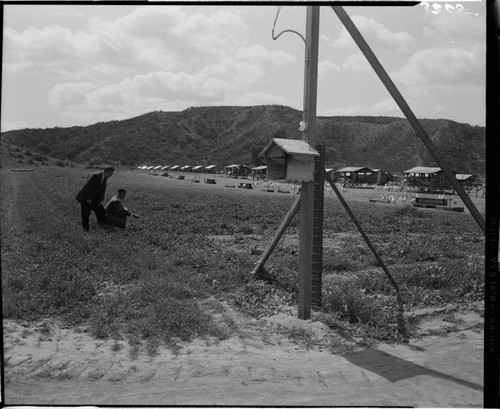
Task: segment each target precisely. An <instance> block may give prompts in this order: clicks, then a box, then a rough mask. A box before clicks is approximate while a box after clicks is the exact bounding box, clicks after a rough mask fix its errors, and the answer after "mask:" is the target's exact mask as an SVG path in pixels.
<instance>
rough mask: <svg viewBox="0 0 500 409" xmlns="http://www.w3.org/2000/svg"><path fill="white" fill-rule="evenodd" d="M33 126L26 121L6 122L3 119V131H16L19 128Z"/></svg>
mask: <svg viewBox="0 0 500 409" xmlns="http://www.w3.org/2000/svg"><path fill="white" fill-rule="evenodd" d="M25 128H31V126H30V124H28V123H27V122H25V121H15V122H4V121H2V125H1V132H7V131H14V130H17V129H25Z"/></svg>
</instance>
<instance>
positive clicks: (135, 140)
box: [1, 105, 486, 176]
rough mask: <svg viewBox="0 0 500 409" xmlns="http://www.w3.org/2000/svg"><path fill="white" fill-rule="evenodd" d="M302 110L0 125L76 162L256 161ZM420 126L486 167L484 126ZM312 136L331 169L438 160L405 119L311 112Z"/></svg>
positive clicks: (26, 143) (11, 139)
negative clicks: (76, 123)
mask: <svg viewBox="0 0 500 409" xmlns="http://www.w3.org/2000/svg"><path fill="white" fill-rule="evenodd" d="M301 119H302V112H301V111H299V110H295V109H293V108H290V107H286V106H281V105H261V106H214V107H192V108H188V109H186V110H183V111H179V112H163V111H154V112H150V113H147V114H143V115H140V116H137V117H134V118H130V119H125V120H120V121H118V120H114V121H109V122H99V123H96V124H93V125H89V126H85V127H82V126H74V127H68V128H60V127H55V128H47V129H22V130H15V131H8V132H3V133H2V135H1V137H2V143H8V144H12V145H15V146H18V147H20V148H25V149H31V150H33V151H36V152H39V153H41V154H44V155H48V156H51V157H54V158H57V159H61V160H70V161H73V162H76V163H81V164H91V165H92V164H101V163H111V164H115V165H127V166H137V165H142V164H158V165H174V164H179V165H209V164H215V165H219V166H226V165H228V164H231V163H242V164H246V165H249V166H256V165H259V164H261V163H262V162H261V160H260V158H259V157H258V154H259V152H260V151H261V150H262V149H263V148H264V146H265V145H266V144H267V143H268V142H269V140H270V139H271V138H290V139H300V138H301V133H300V132H299V130H298V124H299V122H300V121H301ZM421 123H422V126H423V127H424V128H425V130H426V131H427V133H428V135H429V137H430V138H431V140H432V141H433V142H434V143H435V145H436V146H437V148H438V150H439V152H440V153H441V155H442V156H443V157H444V159H445V160H446V161H447V163H448V164H449V165H450V166H451V167H452V168H453V169H454V170H456V171H457V172H458V173H472V174H476V175H480V176H484V173H485V156H486V153H485V128H484V127H479V126H471V125H468V124H462V123H458V122H454V121H451V120H446V119H422V120H421ZM317 127H318V136H317V143H318V144H324V145H325V147H326V158H327V159H326V161H327V163H328V164H332V165H333V166H334V167H335V168H341V167H344V166H369V167H372V168H381V169H384V170H385V171H388V172H392V173H400V172H402V171H404V170H406V169H408V168H411V167H414V166H436V165H437V164H436V163H435V162H434V160H433V159H432V157H431V155H430V154H429V153H428V152H427V150H426V148H425V146H424V145H423V143H422V142H421V141H420V139H419V138H418V137H417V136H416V135H415V132H414V131H413V129H412V128H411V126H410V124H409V123H408V121H407V120H406V119H403V118H395V117H383V116H380V117H370V116H352V117H349V116H336V117H325V116H320V117H318V118H317Z"/></svg>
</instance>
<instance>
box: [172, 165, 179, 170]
mask: <svg viewBox="0 0 500 409" xmlns="http://www.w3.org/2000/svg"><path fill="white" fill-rule="evenodd" d="M177 168H179V165H175V166H172V167H171V168H170V170H175V169H177Z"/></svg>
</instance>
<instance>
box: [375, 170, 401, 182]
mask: <svg viewBox="0 0 500 409" xmlns="http://www.w3.org/2000/svg"><path fill="white" fill-rule="evenodd" d="M372 170H373V175H372V177H371V180H372V182H370V183H373V184H376V185H385V184H386V183H387V182H392V181H394V179H395V177H394V175H391V174H390V173H389V172H385V171H383V170H382V169H372Z"/></svg>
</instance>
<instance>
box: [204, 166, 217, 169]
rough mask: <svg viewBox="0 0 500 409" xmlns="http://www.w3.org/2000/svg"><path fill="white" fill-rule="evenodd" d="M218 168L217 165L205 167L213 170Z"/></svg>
mask: <svg viewBox="0 0 500 409" xmlns="http://www.w3.org/2000/svg"><path fill="white" fill-rule="evenodd" d="M215 167H217V165H208V166H205V169H213V168H215Z"/></svg>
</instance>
